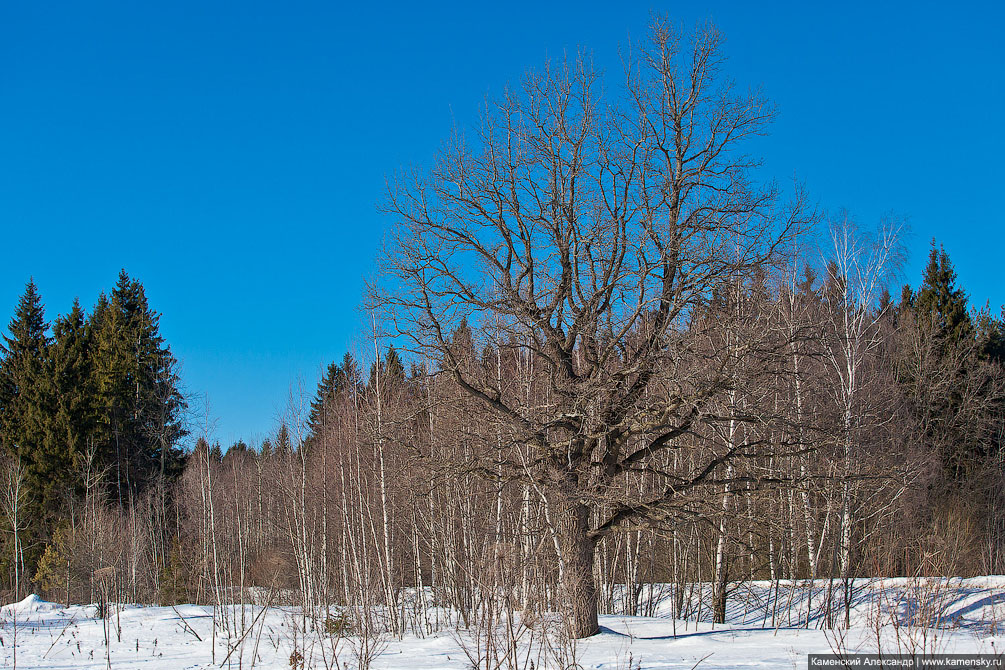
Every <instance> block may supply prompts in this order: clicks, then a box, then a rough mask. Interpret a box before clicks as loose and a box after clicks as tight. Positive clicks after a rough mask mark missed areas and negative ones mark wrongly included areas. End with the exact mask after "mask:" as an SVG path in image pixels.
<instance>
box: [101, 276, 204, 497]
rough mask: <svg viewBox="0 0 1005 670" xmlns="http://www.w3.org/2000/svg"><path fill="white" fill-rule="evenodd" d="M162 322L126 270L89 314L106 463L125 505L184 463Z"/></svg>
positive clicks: (179, 402) (180, 405)
mask: <svg viewBox="0 0 1005 670" xmlns="http://www.w3.org/2000/svg"><path fill="white" fill-rule="evenodd" d="M159 321H160V315H159V314H157V313H156V312H154V311H153V310H152V309H150V307H149V305H148V304H147V298H146V293H145V291H144V289H143V285H142V284H140V283H139V282H138V281H136V280H133V279H130V278H129V276H128V275H127V274H126V272H125V270H123V271H121V272H120V273H119V279H118V282H117V283H116V285H115V289H114V290H113V291H112V295H111V299H110V300H109V299H107V298H106V297H104V296H102V297H101V298H99V301H98V304H97V305H96V306H95V309H94V314H93V315H92V324H91V325H92V328H93V331H94V338H95V346H94V349H95V357H94V379H95V384H96V388H97V394H98V398H99V403H100V412H99V415H100V421H99V423H100V429H101V431H100V432H101V438H102V443H103V449H102V456H103V458H104V461H105V462H106V463H107V464H108V465H109V466H110V467H111V477H112V478H113V479H114V481H113V484H114V492H115V495H116V496H117V499H118V502H119V504H120V505H121V504H124V503H125V501H126V500H128V499H129V498H130V497H131V496H133V495H135V494H136V493H138V492H139V491H141V490H143V489H144V488H145V487H146V486H148V485H149V484H150V483H151V482H153V481H154V480H155V479H156V478H158V477H161V478H168V479H169V478H171V477H173V476H174V475H175V474H177V473H178V472H180V469H181V464H182V460H183V455H182V453H181V451H180V449H178V446H177V443H178V441H179V439H180V438H181V437H182V436H184V434H185V431H184V429H183V427H182V423H181V413H182V411H183V410H184V409H185V407H186V404H185V400H184V398H183V397H182V395H181V393H180V391H179V389H178V384H179V379H178V375H177V372H176V367H177V363H176V361H175V358H174V356H173V355H172V354H171V350H170V347H168V346H167V345H166V344H165V343H164V339H163V338H162V337H161V335H160V332H159Z"/></svg>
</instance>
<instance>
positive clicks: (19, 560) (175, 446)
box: [0, 271, 186, 586]
mask: <svg viewBox="0 0 1005 670" xmlns="http://www.w3.org/2000/svg"><path fill="white" fill-rule="evenodd" d="M159 319H160V316H159V315H158V314H157V313H156V312H155V311H154V310H153V309H151V308H150V306H149V304H148V302H147V298H146V294H145V292H144V289H143V286H142V284H141V283H140V282H139V281H136V280H135V279H131V278H130V277H129V276H128V275H127V274H126V272H125V271H122V272H120V274H119V277H118V281H117V283H116V284H115V288H114V289H113V290H112V292H111V293H110V294H109V295H106V294H104V293H102V294H101V295H100V296H99V298H98V301H97V303H96V304H95V305H94V307H93V308H92V309H91V311H90V313H89V314H88V313H86V312H85V311H84V310H83V309H82V308H81V306H80V303H79V301H77V300H74V302H73V304H72V306H71V308H70V310H69V312H67V313H66V314H63V315H59V316H57V317H56V319H55V320H54V321H52V323H49V322H48V321H47V320H46V316H45V307H44V304H43V301H42V296H41V295H40V294H39V291H38V287H37V286H36V285H35V283H34V281H33V280H30V281H29V282H28V284H27V285H26V287H25V291H24V293H23V294H22V295H21V297H20V299H19V301H18V303H17V308H16V311H15V313H14V315H13V317H12V319H11V321H10V324H9V326H8V328H7V331H8V332H7V334H5V335H4V336H3V343H2V344H0V446H2V452H3V457H4V459H5V471H6V472H7V477H6V480H5V486H6V488H7V490H8V493H7V494H6V496H5V501H6V505H5V512H6V514H5V517H6V530H7V531H8V532H7V533H5V537H6V539H7V542H6V544H5V551H4V554H3V561H4V563H5V564H6V565H7V567H8V568H9V569H10V571H11V574H12V575H14V574H15V573H17V574H18V575H21V574H25V573H26V574H27V575H28V576H32V575H35V574H36V573H37V572H38V566H39V561H40V560H41V559H42V557H43V554H44V553H45V551H46V548H47V547H49V546H51V545H52V543H53V541H54V539H55V538H57V537H58V536H60V535H63V536H65V535H66V534H67V533H68V532H70V529H71V528H77V527H78V526H79V524H80V523H81V522H82V520H83V517H84V513H85V510H87V509H91V510H93V509H96V507H95V505H97V504H98V503H99V502H100V504H101V505H107V506H110V507H112V508H115V509H117V510H120V511H121V510H126V509H129V508H130V507H131V506H133V505H135V504H136V501H137V500H138V499H140V498H141V497H142V496H154V497H156V498H158V499H159V501H160V506H161V507H162V508H165V509H166V504H167V501H166V495H167V486H168V484H169V483H170V482H172V481H174V480H175V479H176V478H177V476H178V475H179V474H180V472H181V469H182V467H183V464H184V454H183V452H182V449H181V446H180V440H181V438H182V437H183V436H184V435H185V434H186V433H185V429H184V427H183V421H182V418H183V412H184V410H185V408H186V403H185V399H184V397H183V396H182V393H181V390H180V387H179V377H178V371H177V362H176V360H175V358H174V356H173V355H172V353H171V349H170V347H169V346H168V345H167V343H165V341H164V339H163V338H162V337H161V335H160V332H159ZM85 503H86V504H85ZM21 586H23V585H21Z"/></svg>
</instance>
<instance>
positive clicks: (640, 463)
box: [374, 21, 808, 637]
mask: <svg viewBox="0 0 1005 670" xmlns="http://www.w3.org/2000/svg"><path fill="white" fill-rule="evenodd" d="M720 47H721V37H720V35H719V33H718V32H717V31H716V30H715V29H714V28H713V27H711V26H705V27H702V28H700V29H698V30H697V31H695V32H694V33H693V34H691V35H685V34H684V33H682V32H679V31H677V30H675V29H674V28H672V27H670V26H669V25H667V24H666V23H664V22H662V21H657V22H655V23H654V25H653V27H652V34H651V40H650V43H649V47H648V48H647V49H646V50H645V51H644V53H643V55H642V58H641V59H640V60H638V61H630V62H628V63H626V67H625V84H624V89H623V95H620V96H611V97H606V96H605V94H604V91H603V90H602V88H601V80H600V77H599V76H598V75H597V74H596V72H595V71H594V70H593V69H592V68H591V67H590V65H589V63H588V62H587V61H586V60H585V59H584V58H582V57H581V58H579V59H577V60H576V61H575V62H567V63H563V64H561V65H560V66H558V67H554V66H548V67H546V68H545V70H544V71H543V72H541V73H532V74H530V75H529V76H528V77H527V78H526V81H525V82H524V84H523V88H522V91H520V92H517V91H507V92H506V93H505V94H504V95H503V97H502V99H501V100H499V101H498V102H496V103H493V104H492V105H491V106H490V109H489V110H488V112H487V113H486V115H485V118H484V119H483V123H482V125H481V127H480V129H479V131H478V133H477V137H476V141H475V142H473V143H468V142H467V141H466V140H465V139H464V138H463V137H460V136H458V137H455V138H454V140H453V142H452V143H451V144H450V145H449V146H448V147H447V148H446V149H445V150H444V151H443V152H442V154H441V155H440V156H439V160H438V162H437V164H436V166H435V167H434V168H433V169H432V170H431V171H429V172H428V173H426V174H420V173H413V174H410V175H406V176H404V177H402V178H401V179H399V180H397V181H395V182H393V183H392V185H391V186H390V188H389V199H388V203H387V206H386V210H387V211H388V212H389V213H390V214H391V215H392V216H393V218H394V219H395V223H396V228H395V237H394V241H393V243H392V244H391V245H390V246H389V253H388V254H387V256H386V262H385V269H386V273H385V276H386V282H385V283H384V284H383V286H384V287H386V288H385V289H380V288H378V289H377V290H375V293H374V297H375V300H376V301H377V302H378V304H380V305H382V306H383V307H385V308H387V309H388V312H389V318H390V319H391V320H392V323H393V324H394V325H395V326H396V329H397V333H398V334H401V335H402V336H404V337H406V338H411V340H412V341H413V342H414V345H415V348H416V349H417V350H419V351H421V352H422V354H423V356H425V357H428V358H429V359H431V360H433V361H435V362H436V363H437V364H438V365H439V366H440V370H442V372H443V373H445V374H447V375H449V376H451V377H452V379H453V381H454V383H456V384H457V385H458V386H459V387H460V388H461V389H463V390H464V391H465V392H466V393H467V394H468V395H469V396H472V397H474V398H476V399H477V400H478V401H479V402H480V404H481V407H482V408H483V409H485V410H488V411H489V412H490V413H491V415H492V417H493V420H494V421H496V422H498V424H499V426H500V431H499V433H498V435H497V438H498V444H501V445H502V447H503V448H495V449H492V450H489V451H487V452H486V453H485V454H482V455H483V456H484V458H482V459H480V460H479V459H477V458H474V459H472V463H471V466H472V467H473V468H475V469H479V470H480V472H481V473H482V474H483V475H485V476H486V477H489V478H515V479H522V480H524V481H527V482H531V483H533V484H534V485H535V486H536V487H539V488H540V489H541V490H543V491H545V492H546V495H547V498H548V501H549V504H550V505H551V506H552V508H553V510H554V513H553V515H552V519H553V521H554V526H555V529H554V530H555V532H556V534H557V539H558V549H559V554H560V557H559V558H560V564H561V565H560V574H561V582H562V589H563V592H564V596H563V598H564V600H565V602H566V603H567V605H568V607H569V612H568V614H569V616H568V621H569V626H570V630H571V632H572V634H573V635H574V636H576V637H582V636H587V635H591V634H593V633H595V632H596V631H597V629H598V626H597V590H596V586H595V583H594V577H593V564H594V553H595V547H596V545H597V542H598V541H599V540H600V539H601V538H602V537H604V536H605V535H607V534H609V533H611V532H612V531H614V530H616V529H620V528H624V527H631V526H633V525H636V524H639V523H648V522H652V521H658V520H661V519H667V518H672V517H673V514H674V512H673V510H674V508H675V504H676V502H677V500H678V497H679V496H682V495H683V494H685V493H686V492H688V491H690V490H692V489H695V488H696V487H699V486H703V485H706V484H708V485H711V484H713V483H714V484H717V485H719V486H722V485H724V484H725V482H726V480H727V479H729V477H730V474H729V473H728V472H727V471H726V466H727V464H728V463H729V462H730V461H731V460H733V459H735V458H738V457H740V456H743V455H746V454H748V453H749V451H750V445H746V444H736V445H732V446H730V447H728V448H723V447H722V446H721V445H720V446H719V447H718V448H711V449H708V450H707V451H706V452H704V453H703V454H702V455H701V457H700V458H698V457H696V458H690V459H680V460H679V461H677V462H678V464H679V469H677V470H673V471H667V470H666V469H664V467H663V465H664V464H663V463H662V462H659V463H657V460H656V459H657V457H658V456H659V455H660V454H661V453H663V452H666V451H669V450H674V449H675V448H678V447H679V442H678V438H680V437H681V436H683V435H685V434H687V433H689V432H690V431H692V429H693V428H695V427H697V426H699V425H702V424H710V423H718V422H727V423H728V422H729V421H731V420H732V421H753V420H756V418H755V417H753V416H751V415H750V414H749V413H747V412H741V411H740V408H738V407H736V406H734V405H732V404H730V403H729V402H728V396H727V395H725V394H727V393H728V392H729V390H730V389H732V388H734V387H735V385H736V383H737V380H738V379H744V378H745V377H746V376H748V375H749V374H751V371H752V370H754V369H755V368H756V363H754V362H753V359H754V358H756V357H757V356H758V351H757V350H756V347H746V346H743V345H739V346H736V347H731V348H730V352H729V353H728V355H726V354H724V352H721V351H708V350H707V349H703V348H702V347H701V346H700V345H699V344H698V342H700V341H701V337H700V336H696V333H695V332H694V329H695V328H697V327H699V326H698V325H697V321H698V318H697V317H698V316H699V315H700V314H701V313H702V311H703V310H704V309H705V307H706V306H707V305H708V304H709V302H710V301H711V300H712V299H713V297H714V296H715V295H716V294H717V293H718V292H720V291H724V290H727V289H728V287H729V286H731V285H732V284H734V283H735V282H736V281H737V278H746V277H750V276H752V274H753V273H755V272H756V271H763V270H764V269H765V268H766V267H767V266H768V265H770V264H771V263H773V262H774V261H775V260H776V259H777V256H778V254H779V250H780V248H781V247H782V246H783V243H784V242H786V241H787V239H788V237H789V236H790V235H791V234H792V233H793V232H794V231H795V230H796V229H798V228H799V227H800V226H801V225H802V224H803V223H805V222H806V221H807V219H808V215H807V214H806V213H805V210H804V207H803V203H802V201H801V199H800V198H797V199H796V202H795V204H793V205H790V206H787V207H782V206H780V205H779V197H778V193H777V192H776V190H775V188H774V187H773V186H768V187H760V186H757V185H756V184H754V183H752V181H751V179H750V174H749V173H750V170H751V168H752V167H754V166H755V165H756V162H755V161H754V160H752V159H750V158H749V157H747V156H746V155H744V154H742V153H740V151H739V149H740V147H741V146H742V144H743V141H744V140H746V139H748V138H750V137H752V136H755V135H759V134H762V133H763V132H764V131H765V129H766V127H767V125H768V123H769V122H770V121H771V119H772V116H773V113H774V109H773V107H772V106H771V105H770V104H769V103H768V102H767V101H766V100H765V99H764V98H763V97H762V96H761V95H760V93H759V92H756V91H754V92H748V93H738V92H737V91H736V90H734V88H733V87H732V85H731V84H730V83H729V82H727V81H726V80H724V79H723V78H722V77H721V75H720V67H721V66H722V62H723V56H722V52H721V49H720ZM465 323H467V324H469V325H470V326H471V328H472V329H473V330H474V331H475V332H476V333H477V339H478V340H479V341H480V342H482V343H483V344H484V345H486V346H491V347H494V348H495V349H497V350H499V351H501V352H503V355H504V356H513V357H518V356H520V355H521V354H525V353H527V352H529V353H530V355H532V356H533V357H534V358H535V361H536V362H535V365H540V366H541V367H542V371H541V374H540V375H539V377H538V381H537V382H536V383H538V384H541V385H543V388H542V396H543V397H544V398H546V400H545V401H544V402H543V403H537V404H535V405H533V406H529V405H527V404H526V403H525V402H523V398H522V396H521V394H519V393H517V392H516V390H515V389H514V388H513V387H512V386H511V385H509V384H507V383H504V382H503V380H499V379H498V378H497V377H496V376H494V375H491V374H484V371H483V370H481V369H480V368H477V369H476V368H472V367H471V366H469V365H467V364H466V363H465V361H464V357H463V356H461V355H460V353H459V351H458V349H457V346H456V343H455V340H454V338H453V334H454V333H455V331H456V330H457V329H458V328H459V327H461V326H462V325H463V324H465ZM684 359H689V362H690V363H691V366H690V367H691V370H692V372H690V373H688V374H684V375H682V376H679V377H675V376H674V374H673V372H672V371H674V370H679V369H680V368H681V366H680V362H681V361H682V360H684ZM695 371H697V372H695ZM665 372H666V374H664V373H665ZM667 374H668V375H669V376H666V375H667ZM661 375H664V377H663V378H662V379H661V377H660V376H661ZM657 379H660V383H659V384H657V383H656V381H657ZM493 441H494V442H495V441H496V440H495V439H494V440H493ZM473 455H474V456H476V457H477V456H478V454H477V453H475V454H473ZM476 460H478V462H477V463H475V461H476ZM730 472H731V471H730ZM638 477H647V478H650V479H652V478H655V480H656V481H657V485H656V486H646V487H630V486H625V485H624V483H625V482H626V481H628V480H632V479H633V478H638ZM633 492H634V493H633Z"/></svg>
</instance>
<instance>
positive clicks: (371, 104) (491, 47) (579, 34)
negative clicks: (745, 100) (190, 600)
mask: <svg viewBox="0 0 1005 670" xmlns="http://www.w3.org/2000/svg"><path fill="white" fill-rule="evenodd" d="M768 4H770V3H754V2H736V3H706V4H702V3H697V2H687V3H685V2H669V3H661V2H653V3H637V4H633V3H624V2H603V3H591V2H569V3H561V4H560V3H530V2H528V3H518V2H498V3H471V2H463V3H461V2H458V3H454V4H451V5H447V4H440V3H424V2H401V3H333V2H297V1H288V2H283V3H278V2H257V1H255V0H243V1H241V2H219V1H214V0H199V1H192V2H190V1H179V0H173V1H172V2H135V1H133V0H128V1H122V2H105V1H103V0H93V1H92V2H6V3H2V6H0V240H2V245H3V253H2V255H0V320H2V322H3V326H4V327H5V326H6V323H7V321H8V320H9V318H10V315H11V313H12V312H13V308H14V304H15V302H16V300H17V297H18V295H19V294H20V293H21V292H22V290H23V287H24V283H25V281H26V280H27V279H28V277H29V276H30V275H33V276H34V277H35V280H36V282H37V283H38V285H39V287H40V289H41V291H42V295H43V298H44V299H45V302H46V307H47V310H48V315H49V316H50V317H53V316H55V315H56V314H57V313H62V312H65V311H66V310H67V309H68V308H69V306H70V302H71V300H72V299H73V297H74V296H79V297H80V299H81V301H82V302H83V303H84V305H85V306H90V305H92V304H93V302H94V301H95V299H96V298H97V295H98V292H99V291H100V290H102V289H106V290H107V289H110V288H111V287H112V286H113V284H114V282H115V279H116V275H117V273H118V270H119V268H120V267H124V268H126V270H127V271H128V272H129V273H130V274H131V275H133V276H135V277H136V278H138V279H139V280H141V281H142V282H143V284H144V285H145V286H146V288H147V293H148V297H149V299H150V301H151V304H152V306H153V307H154V309H156V310H158V311H160V312H162V313H163V318H162V322H161V324H162V332H163V334H164V335H165V337H166V338H167V339H168V341H169V343H170V344H171V346H172V348H173V350H174V352H175V354H176V355H177V356H178V358H179V359H180V360H181V361H182V363H183V366H184V367H183V374H184V382H185V386H186V388H187V389H188V390H189V391H190V392H194V393H198V394H203V395H204V396H205V397H208V399H209V401H210V410H211V414H212V415H213V416H214V417H215V418H216V419H217V423H216V433H215V434H216V437H217V438H219V439H220V440H221V441H222V442H223V443H225V444H228V443H230V442H231V441H233V440H235V439H236V438H238V437H241V436H243V437H245V438H247V437H251V436H262V435H264V434H266V433H267V432H269V431H271V430H272V429H273V426H274V421H275V418H276V416H277V415H278V413H279V412H280V411H281V410H282V408H283V406H284V404H285V401H286V397H287V395H288V391H289V388H290V384H291V381H292V380H294V379H295V378H297V377H301V378H302V379H303V380H304V382H305V385H306V388H307V391H308V392H312V391H313V386H314V383H315V381H316V379H317V374H318V371H319V369H320V367H321V366H322V364H324V363H326V362H328V361H330V360H333V359H340V358H341V357H342V354H343V353H344V352H345V351H346V350H347V349H355V348H357V347H358V346H359V342H360V340H359V337H358V334H359V333H360V332H361V330H362V328H363V326H362V324H363V318H362V317H361V315H360V314H359V313H358V312H357V311H356V307H357V305H358V304H359V300H360V296H361V292H362V286H363V281H362V280H363V277H364V276H365V275H367V274H368V273H371V272H372V267H373V260H374V256H375V252H376V249H377V247H378V245H379V243H380V240H381V237H382V235H383V231H384V228H385V226H386V221H385V220H384V219H383V218H382V217H381V216H380V215H378V214H377V213H376V208H375V204H376V203H377V202H378V201H379V200H380V198H381V193H382V188H383V183H384V176H385V175H387V174H389V173H391V172H393V171H395V170H396V169H397V168H399V167H401V166H403V165H406V164H412V163H420V164H421V163H428V162H429V160H430V159H431V157H432V156H433V154H434V153H435V151H436V150H437V148H438V147H439V146H440V143H441V141H442V140H443V139H444V138H445V137H446V135H447V133H448V132H449V129H450V127H451V125H452V123H454V122H455V121H456V122H457V123H458V124H459V125H461V126H470V125H471V124H472V123H473V122H474V121H475V119H476V118H477V113H478V106H479V104H480V103H481V101H482V100H483V98H484V96H485V95H486V94H492V93H498V92H499V91H500V90H501V89H502V87H503V86H504V85H505V84H506V83H507V82H516V81H517V80H518V79H519V78H520V76H521V74H522V73H523V72H524V70H525V69H527V68H528V67H538V66H540V65H541V64H542V63H543V62H544V61H545V59H546V58H548V57H560V56H561V54H562V53H563V51H564V50H573V49H575V48H576V47H577V45H585V46H587V47H589V48H590V49H592V50H593V53H594V58H595V62H596V63H598V64H599V65H601V66H602V67H604V68H605V69H607V70H608V71H609V72H610V73H612V75H616V74H617V73H618V68H619V65H618V47H619V45H624V44H625V43H626V41H627V39H628V37H629V36H631V37H632V38H633V39H642V38H644V37H645V33H646V24H647V23H648V20H649V14H650V10H655V11H658V12H665V13H667V14H669V15H670V16H671V17H672V18H674V19H675V20H679V21H683V22H684V23H685V24H688V25H691V24H693V23H694V22H696V21H698V20H702V19H706V18H711V19H713V20H714V21H715V22H716V23H717V24H718V25H719V27H720V28H721V29H722V31H723V32H724V33H725V35H726V38H727V43H726V52H727V54H728V55H729V56H730V59H731V60H730V62H729V66H728V69H729V71H730V74H731V75H732V76H733V77H734V78H735V79H736V80H737V82H738V83H739V84H741V85H748V84H755V85H756V84H762V85H763V86H764V90H765V92H766V93H767V95H768V96H770V97H771V98H772V99H774V100H775V101H776V102H777V103H778V105H779V111H780V115H779V118H778V122H777V123H776V124H775V126H774V130H773V134H772V136H771V137H769V138H767V139H766V140H763V141H759V142H758V144H757V146H756V147H755V151H756V152H758V153H760V154H761V155H763V156H764V158H765V171H766V174H768V175H771V176H775V177H778V178H779V179H780V180H782V181H786V180H788V179H790V178H791V177H792V176H793V175H796V176H798V177H799V178H800V179H801V180H803V181H804V182H805V183H806V185H807V187H808V188H809V191H810V193H811V194H812V196H813V198H814V199H815V200H816V201H818V202H819V204H820V205H821V206H822V207H824V208H826V209H828V210H830V211H835V210H837V209H838V208H840V207H847V208H848V209H849V210H851V211H852V212H853V213H854V214H855V215H856V216H857V218H858V219H859V220H860V222H861V223H863V224H866V225H871V224H873V223H874V222H875V221H877V220H878V218H879V217H880V215H882V214H883V213H884V212H890V211H892V212H896V213H899V214H901V215H904V216H907V217H909V219H910V223H911V227H912V231H913V233H912V236H911V237H910V238H909V239H908V247H909V249H910V252H911V256H910V259H909V263H908V265H907V267H906V269H905V273H904V279H905V280H907V281H910V282H911V283H913V284H917V282H918V277H919V275H920V271H921V270H920V269H921V267H922V265H923V263H924V261H925V257H926V254H927V248H928V244H929V241H930V239H931V238H932V237H933V236H934V237H936V238H937V239H938V240H939V241H940V242H942V243H943V244H944V245H945V247H946V248H947V250H948V251H949V253H950V256H951V257H952V259H953V261H954V263H955V265H956V269H957V272H958V275H959V277H960V280H961V282H962V283H963V284H964V286H965V287H966V289H967V290H968V291H969V293H970V296H971V299H972V301H973V302H976V303H981V304H983V303H984V302H985V301H986V300H990V301H991V304H992V306H994V307H995V310H996V311H997V308H998V306H1000V305H1001V304H1002V303H1005V289H1003V286H1002V282H1001V281H1000V279H999V276H1000V268H1001V263H1002V257H1003V251H1005V244H1003V241H1005V233H1003V232H1002V227H1003V224H1005V220H1003V218H1005V217H1003V214H1002V207H1001V205H1000V202H999V201H1000V199H1001V196H1002V193H1003V186H1002V185H1003V177H1005V171H1003V167H1002V157H1003V156H1005V142H1003V137H1005V133H1003V130H1002V124H1003V122H1005V93H1003V81H1005V75H1003V74H1002V73H1003V67H1005V46H1003V44H1005V40H1003V39H1002V36H1001V30H1002V26H1003V25H1005V10H1003V8H1002V3H1000V2H987V3H972V4H969V3H963V4H961V3H947V2H943V3H938V4H935V3H924V2H905V3H900V4H893V3H890V4H885V3H883V4H884V6H883V7H874V6H873V5H874V4H875V5H879V4H881V3H861V4H854V3H811V2H799V3H791V4H775V5H773V6H771V7H767V5H768ZM611 85H612V86H613V85H614V83H613V81H612V83H611Z"/></svg>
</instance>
